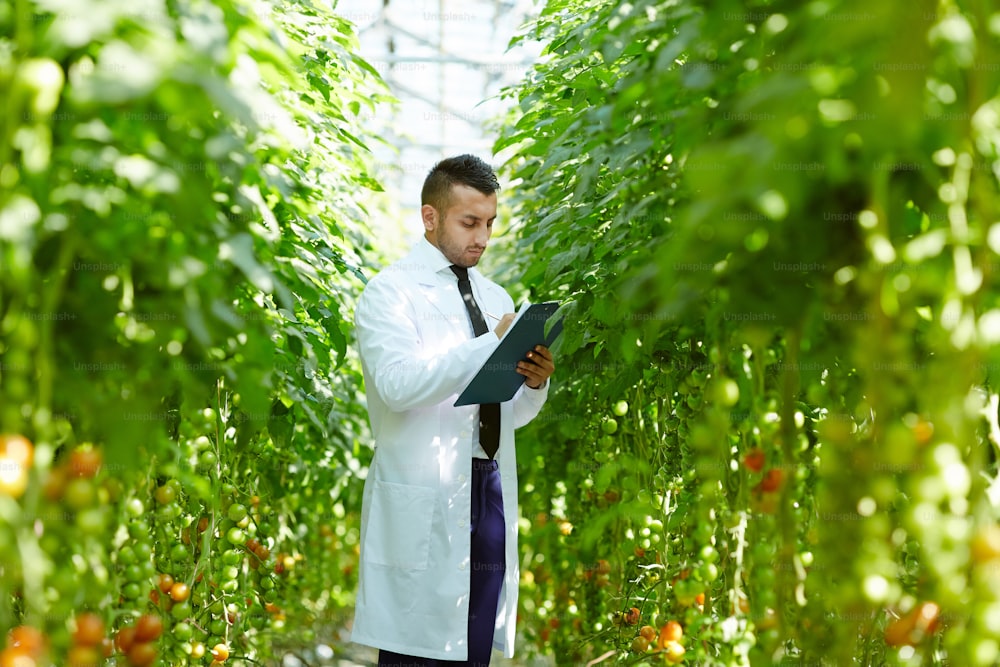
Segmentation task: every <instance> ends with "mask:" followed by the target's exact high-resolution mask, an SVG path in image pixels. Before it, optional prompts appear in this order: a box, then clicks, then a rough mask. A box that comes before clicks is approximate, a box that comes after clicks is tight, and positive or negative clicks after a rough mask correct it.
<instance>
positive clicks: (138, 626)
mask: <svg viewBox="0 0 1000 667" xmlns="http://www.w3.org/2000/svg"><path fill="white" fill-rule="evenodd" d="M161 634H163V619H161V618H160V617H159V616H157V615H156V614H143V615H142V616H140V617H139V620H138V621H136V623H135V640H136V641H137V642H151V641H154V640H156V639H159V637H160V635H161Z"/></svg>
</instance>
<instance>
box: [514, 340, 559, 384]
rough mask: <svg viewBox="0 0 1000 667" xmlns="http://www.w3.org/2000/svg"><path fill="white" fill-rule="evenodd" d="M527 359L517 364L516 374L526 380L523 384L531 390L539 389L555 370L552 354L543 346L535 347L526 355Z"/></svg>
mask: <svg viewBox="0 0 1000 667" xmlns="http://www.w3.org/2000/svg"><path fill="white" fill-rule="evenodd" d="M527 357H528V358H527V359H526V360H523V361H520V362H518V364H517V372H518V373H520V374H521V375H523V376H524V377H526V378H527V380H525V383H526V384H527V385H528V386H529V387H531V388H532V389H540V388H541V387H542V385H543V384H545V381H546V380H548V379H549V376H551V375H552V373H554V372H555V370H556V365H555V363H553V361H552V353H551V352H550V351H549V348H547V347H545V346H544V345H536V346H535V349H534V350H532V351H531V352H529V353H528V355H527Z"/></svg>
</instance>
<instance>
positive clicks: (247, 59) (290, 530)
mask: <svg viewBox="0 0 1000 667" xmlns="http://www.w3.org/2000/svg"><path fill="white" fill-rule="evenodd" d="M357 48H358V44H357V40H356V36H355V35H354V34H353V29H352V27H351V25H350V24H349V23H348V22H346V21H344V20H343V19H341V18H339V17H337V16H336V15H335V14H334V13H333V12H332V11H331V10H330V9H329V8H327V7H325V6H324V5H322V3H320V4H316V3H311V2H307V1H299V0H282V1H280V2H276V3H252V2H244V1H242V0H217V1H214V2H199V3H190V2H163V1H162V0H160V1H153V2H144V3H138V4H137V3H134V2H126V1H123V0H114V1H105V0H101V1H100V2H97V1H89V0H88V1H84V2H76V1H74V2H62V1H59V0H38V1H37V2H31V1H28V0H16V1H15V2H14V3H13V4H10V3H8V4H5V5H4V6H3V7H2V8H0V99H2V100H3V112H2V114H0V118H2V125H0V267H2V270H0V360H2V366H0V397H2V400H0V432H2V433H23V434H24V435H26V436H28V437H29V438H30V439H31V440H32V441H33V442H34V444H35V466H34V469H33V472H32V480H33V484H32V486H31V487H29V491H28V493H27V494H26V495H25V496H24V498H23V499H22V500H21V501H20V505H19V504H18V503H17V502H16V501H15V500H14V499H13V498H10V497H7V496H3V497H0V501H2V503H3V504H4V506H3V510H4V511H3V512H2V515H3V522H0V527H2V528H3V530H4V531H5V532H4V536H5V539H4V540H3V542H4V546H3V547H2V550H4V551H5V552H6V551H7V550H10V549H14V548H15V547H16V548H17V549H18V550H19V552H20V553H21V554H28V553H35V551H37V550H38V549H39V547H37V546H36V543H37V539H36V536H34V535H33V534H32V532H31V531H30V530H26V529H25V527H26V526H30V521H31V518H32V517H37V516H45V512H46V511H48V510H47V509H46V508H47V504H46V503H48V502H51V501H52V500H53V499H52V498H45V497H43V496H42V495H41V493H40V491H39V488H40V487H39V485H36V484H35V482H38V483H39V484H41V482H43V481H44V480H46V479H52V478H53V476H57V471H58V470H62V469H63V468H64V467H65V465H67V460H68V456H69V452H70V450H74V449H75V448H76V447H77V445H78V444H80V443H90V442H93V443H97V445H96V446H95V447H96V449H97V450H98V451H100V452H102V453H103V457H104V461H105V465H106V467H108V466H110V468H111V469H110V470H107V469H105V471H104V473H103V474H105V475H108V478H109V479H110V478H117V479H118V486H117V487H116V488H117V492H116V493H109V494H108V495H107V496H102V501H103V502H104V503H106V505H107V507H106V508H105V509H102V510H101V512H103V516H105V520H106V521H108V523H107V524H106V525H105V526H104V530H100V525H99V524H98V525H94V526H93V527H94V532H95V535H94V536H95V538H96V537H97V536H98V535H100V536H101V537H103V539H105V540H106V541H105V542H104V544H103V545H102V547H103V548H102V549H101V550H99V549H97V548H96V547H94V546H93V545H92V544H89V543H87V544H86V545H83V546H80V549H81V553H86V554H87V555H86V558H87V559H88V561H87V562H88V563H90V566H91V567H93V568H95V569H101V570H107V569H108V568H111V569H112V570H113V569H114V564H113V562H114V561H113V560H112V561H109V560H108V559H109V558H113V555H112V554H110V553H108V550H107V544H109V543H111V542H110V540H111V539H112V538H111V535H112V534H113V530H112V528H113V527H114V526H117V524H116V523H114V522H111V521H110V516H112V515H115V516H117V514H116V512H117V510H116V509H115V508H120V507H121V505H120V504H121V503H126V502H128V501H129V500H130V499H133V498H134V499H138V500H139V501H140V502H142V501H144V500H148V499H149V495H148V494H149V493H151V491H152V489H153V488H158V487H159V485H161V484H162V483H163V480H164V479H166V478H176V479H178V480H181V482H182V487H183V490H184V491H185V494H186V495H185V497H186V498H187V500H188V501H189V502H188V504H187V505H185V506H184V507H183V508H182V509H178V510H177V511H176V512H175V513H174V515H172V516H164V517H162V518H163V519H164V523H163V525H161V526H160V527H159V528H157V529H156V531H154V532H155V535H156V537H157V538H158V540H164V541H170V540H174V541H176V540H178V539H180V535H179V532H178V531H179V530H180V528H181V527H183V526H185V525H186V528H187V529H188V530H189V531H190V528H191V526H192V525H193V523H196V522H197V521H198V519H199V517H200V516H203V515H207V516H211V517H213V518H212V522H211V526H212V528H211V530H210V531H209V533H208V536H207V538H211V539H212V540H219V541H220V542H221V543H223V544H225V537H224V536H225V535H226V534H227V533H226V529H225V528H220V524H219V523H216V515H217V514H218V513H221V512H224V511H225V510H226V509H227V507H228V504H229V503H231V502H233V498H234V496H236V497H238V499H239V501H240V502H243V503H248V502H249V499H250V498H251V497H252V496H257V497H263V498H265V499H267V502H268V505H269V509H268V511H267V512H266V513H265V514H266V515H267V516H266V521H265V519H260V520H261V521H265V523H266V526H261V527H262V530H261V536H262V539H266V540H268V542H267V545H269V546H270V547H271V548H273V549H275V550H277V549H283V550H285V551H286V552H287V553H288V554H289V557H291V554H293V553H294V554H297V557H299V558H301V557H302V555H303V553H307V556H308V557H311V558H314V559H316V566H315V567H314V568H313V570H312V573H313V574H312V575H310V576H311V577H312V578H313V579H312V580H311V586H306V587H305V588H303V589H301V590H298V589H289V591H288V595H289V597H288V599H287V601H288V602H289V603H291V604H292V607H291V608H290V609H288V610H283V611H282V613H283V614H284V613H288V614H291V613H299V612H301V613H308V614H312V613H314V612H316V611H317V610H322V609H323V608H324V607H326V606H327V605H329V604H330V589H331V588H332V587H334V586H333V585H332V584H333V582H332V581H330V580H328V581H318V580H315V578H316V577H318V576H319V573H320V572H322V573H323V575H324V576H327V577H328V579H333V580H337V581H339V580H340V579H342V578H343V577H344V575H343V574H342V571H343V572H348V571H349V570H350V567H351V566H350V563H351V561H352V559H354V558H356V554H355V553H354V552H353V550H352V549H342V554H341V553H340V552H338V553H337V554H336V555H334V554H333V553H332V551H331V547H330V544H329V542H330V541H336V543H337V544H339V545H340V546H341V547H343V542H342V540H343V539H348V544H350V541H349V540H350V539H355V540H356V536H355V537H353V538H352V537H351V535H353V534H354V533H353V531H355V530H356V523H357V518H356V515H355V514H351V512H352V511H353V510H354V508H356V506H357V503H358V502H359V498H360V495H359V489H358V488H357V486H356V484H355V485H351V484H349V481H350V479H352V477H351V471H352V470H357V469H359V467H360V466H361V465H362V464H363V462H362V461H359V460H358V455H359V452H360V450H359V438H360V436H361V434H362V433H364V431H365V428H366V415H365V412H364V408H363V405H362V404H361V403H360V402H359V401H357V400H356V397H357V396H358V395H359V394H360V393H361V373H360V367H359V365H358V364H357V362H356V360H355V359H354V358H353V357H352V355H351V354H349V352H348V349H349V346H350V344H351V340H352V332H351V330H350V327H349V325H348V321H349V313H350V312H351V311H352V310H353V305H352V302H353V295H354V294H356V293H357V292H358V291H359V288H360V285H361V281H360V280H359V278H362V277H363V276H362V272H361V269H360V256H361V254H362V253H364V252H365V251H366V250H367V249H368V247H369V243H368V239H369V238H370V234H369V233H368V228H367V226H366V223H365V219H366V218H367V215H368V213H369V212H368V211H367V210H366V209H365V205H364V203H363V197H364V193H365V192H371V191H373V190H378V189H380V188H379V186H378V184H377V182H376V181H375V180H374V179H373V178H372V177H371V175H370V165H371V163H372V160H371V156H370V155H369V153H368V152H367V149H366V142H368V141H372V140H373V137H370V136H368V135H367V134H366V132H365V130H364V124H363V122H362V120H361V116H362V115H363V114H366V113H370V112H371V111H372V110H373V109H374V107H375V105H376V104H381V103H386V102H388V101H389V98H388V96H387V94H386V92H385V88H384V85H383V84H382V82H381V81H380V80H379V79H378V77H377V74H375V73H374V71H373V69H372V68H371V66H369V65H368V64H367V63H365V62H364V61H363V60H362V59H361V58H360V57H358V56H357V54H356V51H357ZM334 91H335V92H334ZM209 407H211V408H212V409H213V411H212V412H211V414H212V415H214V417H212V418H211V419H209V420H207V421H205V423H203V420H202V417H201V414H202V411H203V410H204V409H206V408H209ZM196 443H197V444H196ZM206 452H207V453H206ZM99 480H101V481H100V483H101V484H110V483H111V482H110V481H107V482H105V481H103V480H104V477H101V478H99ZM55 486H56V488H57V490H58V483H55ZM78 486H79V485H78ZM220 489H223V491H222V493H221V494H220ZM226 489H228V490H229V491H228V492H226V491H225V490H226ZM53 493H54V495H53V498H55V499H56V500H59V499H60V498H61V497H62V496H61V494H60V493H56V492H53ZM331 494H332V496H333V497H337V496H340V498H341V500H342V501H343V502H344V504H346V506H347V508H348V509H347V510H345V507H344V505H337V506H336V507H337V508H338V509H336V510H334V511H335V512H336V516H335V515H332V514H331V502H330V499H331ZM220 495H221V496H222V498H224V500H220ZM323 496H325V497H323ZM85 500H87V499H86V498H83V500H81V502H83V501H85ZM335 518H336V519H337V520H340V521H343V522H344V525H343V526H342V528H341V530H340V532H339V533H336V534H334V533H332V532H331V533H328V534H325V535H323V536H322V537H320V536H318V535H314V533H315V531H316V530H317V529H318V527H319V525H320V524H329V523H331V522H332V521H333V520H334V519H335ZM219 519H220V521H221V515H220V517H219ZM8 523H9V525H8ZM57 523H58V522H56V523H53V525H52V527H51V530H52V531H53V532H54V533H55V534H59V531H60V530H63V529H61V528H57V526H56V524H57ZM230 523H232V522H230ZM112 524H114V526H113V525H112ZM255 526H256V524H255ZM265 528H266V529H265ZM65 529H66V530H69V527H67V528H65ZM107 531H111V532H107ZM171 531H173V532H171ZM13 535H17V539H16V540H15V539H10V540H7V539H6V538H7V537H12V536H13ZM215 535H218V537H214V536H215ZM113 539H114V541H115V542H114V543H115V544H117V543H118V541H119V539H120V537H114V538H113ZM48 546H51V547H53V548H54V547H55V545H54V544H51V545H48ZM206 546H208V544H207V543H206ZM161 548H164V547H163V543H162V542H158V543H157V544H156V549H161ZM226 548H228V547H226ZM163 553H165V552H162V553H161V552H160V551H156V552H155V553H154V554H153V559H154V560H153V561H151V562H153V563H155V564H157V566H158V567H160V566H163V565H162V563H160V559H161V557H162V556H163ZM212 553H213V550H212V549H206V550H205V551H204V552H203V553H202V554H201V555H200V556H198V557H197V558H194V557H193V556H192V557H191V558H190V559H189V560H186V559H185V558H183V557H182V558H177V559H173V560H177V561H182V562H183V565H182V566H179V571H178V572H177V573H176V574H177V576H178V579H179V578H180V576H184V577H185V578H190V577H194V575H195V573H196V572H198V571H200V570H201V569H202V568H203V567H204V566H205V564H206V563H207V562H208V561H209V560H211V559H210V555H211V554H212ZM38 554H39V556H40V558H41V560H40V561H39V565H38V568H39V569H37V570H35V571H36V572H37V573H39V574H42V573H45V572H48V573H49V575H51V576H49V575H47V577H48V578H45V579H44V580H43V579H41V578H40V579H39V580H38V581H37V582H36V583H34V584H32V585H31V586H29V587H27V588H26V587H25V585H24V582H23V581H21V579H20V577H19V576H17V573H16V572H15V571H14V570H13V569H0V593H2V594H3V595H4V596H5V600H6V599H8V598H7V597H6V596H9V595H14V594H17V595H19V596H20V597H21V601H22V602H21V604H20V605H19V606H18V608H17V610H16V618H15V616H12V614H14V610H11V609H9V608H8V605H6V604H5V605H3V607H4V609H5V611H4V612H3V613H2V614H0V626H2V627H3V628H7V627H9V626H10V625H11V624H12V623H13V622H14V621H15V620H17V619H20V620H21V621H22V622H27V623H35V624H42V625H46V624H47V625H49V626H52V625H54V624H55V619H57V618H60V617H62V618H64V619H68V618H70V616H71V614H70V611H71V610H72V609H73V605H74V604H84V603H85V604H87V605H91V606H93V607H94V608H100V609H110V608H111V607H112V605H114V604H117V603H118V594H117V592H116V591H115V590H114V588H112V587H109V585H110V584H109V582H111V583H113V582H114V581H115V578H114V577H111V578H110V579H107V578H105V579H103V580H102V581H103V582H104V584H103V585H99V586H96V587H95V588H94V589H93V590H89V591H88V592H87V594H86V599H84V600H81V599H79V596H77V597H76V598H74V596H73V595H70V594H69V591H68V590H62V589H60V588H59V584H58V581H61V580H58V577H59V576H62V573H64V572H65V571H67V570H68V568H70V564H69V560H68V559H69V555H70V554H68V553H67V552H65V551H59V550H56V551H50V550H48V549H46V548H45V547H41V551H38ZM9 557H10V554H9V553H8V554H7V555H5V556H4V560H5V561H6V560H7V558H9ZM81 562H82V561H81ZM251 574H252V573H251ZM248 576H249V575H248ZM251 579H253V582H256V583H259V579H258V578H257V577H256V575H253V576H252V577H251ZM190 581H191V583H192V585H193V584H194V581H193V580H190ZM249 582H250V579H247V580H246V583H247V585H249ZM133 583H135V582H133ZM143 583H144V584H145V583H148V576H147V578H146V579H145V580H143ZM215 583H218V582H215ZM345 584H346V585H345V586H343V589H344V590H342V591H341V588H342V587H341V586H340V585H337V586H336V587H335V588H336V589H337V591H339V592H338V593H337V597H336V599H335V600H334V603H335V604H336V605H337V606H342V605H344V604H346V603H347V602H348V601H349V592H350V589H351V588H352V586H351V585H350V580H349V578H348V580H347V581H345ZM50 590H55V591H57V592H58V591H60V590H61V591H62V593H63V597H62V598H59V599H54V598H53V597H52V595H50V594H49V592H47V591H50ZM223 590H225V589H223ZM241 590H242V589H241ZM146 592H147V591H145V590H144V591H143V592H142V594H143V596H145V594H146ZM225 592H226V593H227V594H228V593H231V592H232V591H225ZM102 596H103V597H102ZM236 597H239V598H240V600H241V601H242V596H236ZM57 598H58V596H57ZM129 599H131V598H129ZM143 599H144V598H143ZM278 601H279V602H284V601H285V600H284V599H280V600H278ZM241 603H242V602H241ZM129 604H130V605H131V606H126V607H125V608H124V609H126V610H127V609H140V608H141V607H142V605H141V604H138V603H134V602H131V603H129ZM178 613H180V612H178ZM251 616H252V615H251V614H249V613H247V614H242V613H241V614H240V618H241V623H240V630H241V631H247V629H248V628H249V627H250V626H248V625H246V623H247V622H249V621H248V620H247V619H249V618H251ZM266 617H267V615H266V614H264V613H263V612H262V611H261V612H260V615H259V618H266ZM229 625H232V621H231V620H230V621H229ZM306 625H308V623H301V624H298V625H296V624H292V627H296V628H301V627H305V626H306ZM199 627H200V626H199ZM254 627H256V626H254ZM56 632H57V642H62V641H64V639H65V635H64V634H62V635H59V634H58V632H63V633H65V628H62V629H61V630H59V631H56ZM214 634H218V633H214ZM237 634H238V633H237V632H236V630H235V629H233V630H232V631H231V633H230V631H227V633H226V638H227V640H228V639H231V638H233V639H234V638H236V636H237ZM240 636H241V637H242V636H243V635H240ZM246 636H247V637H249V639H247V640H246V641H247V642H248V643H247V644H246V646H245V649H246V651H247V652H252V653H259V654H260V655H267V654H268V651H270V650H271V649H270V645H271V641H273V637H272V638H271V639H268V640H262V638H261V637H259V636H258V635H255V634H254V633H253V632H252V631H251V632H250V634H249V635H246ZM240 641H243V639H241V640H240ZM209 646H211V644H210V645H209ZM175 648H176V650H177V651H180V650H181V647H180V645H178V646H177V647H175ZM180 659H181V656H180V654H179V653H178V654H176V655H173V657H172V658H171V663H170V664H180V663H179V662H174V661H175V660H180Z"/></svg>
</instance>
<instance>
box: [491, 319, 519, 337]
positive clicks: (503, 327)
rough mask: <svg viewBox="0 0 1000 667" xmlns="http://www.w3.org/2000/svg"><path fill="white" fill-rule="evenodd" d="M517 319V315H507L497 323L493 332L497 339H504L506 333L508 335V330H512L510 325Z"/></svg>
mask: <svg viewBox="0 0 1000 667" xmlns="http://www.w3.org/2000/svg"><path fill="white" fill-rule="evenodd" d="M515 317H517V315H516V314H515V313H507V314H505V315H504V316H503V317H501V318H500V321H499V322H497V326H496V329H494V330H493V333H495V334H496V335H497V338H503V335H504V333H506V332H507V329H509V328H510V323H511V322H513V321H514V318H515Z"/></svg>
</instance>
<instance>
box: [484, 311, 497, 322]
mask: <svg viewBox="0 0 1000 667" xmlns="http://www.w3.org/2000/svg"><path fill="white" fill-rule="evenodd" d="M483 313H484V314H486V315H489V316H490V317H492V318H493V319H495V320H496V321H497V322H499V321H500V318H499V317H497V316H496V315H494V314H493V313H487V312H486V311H485V310H484V311H483Z"/></svg>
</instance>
